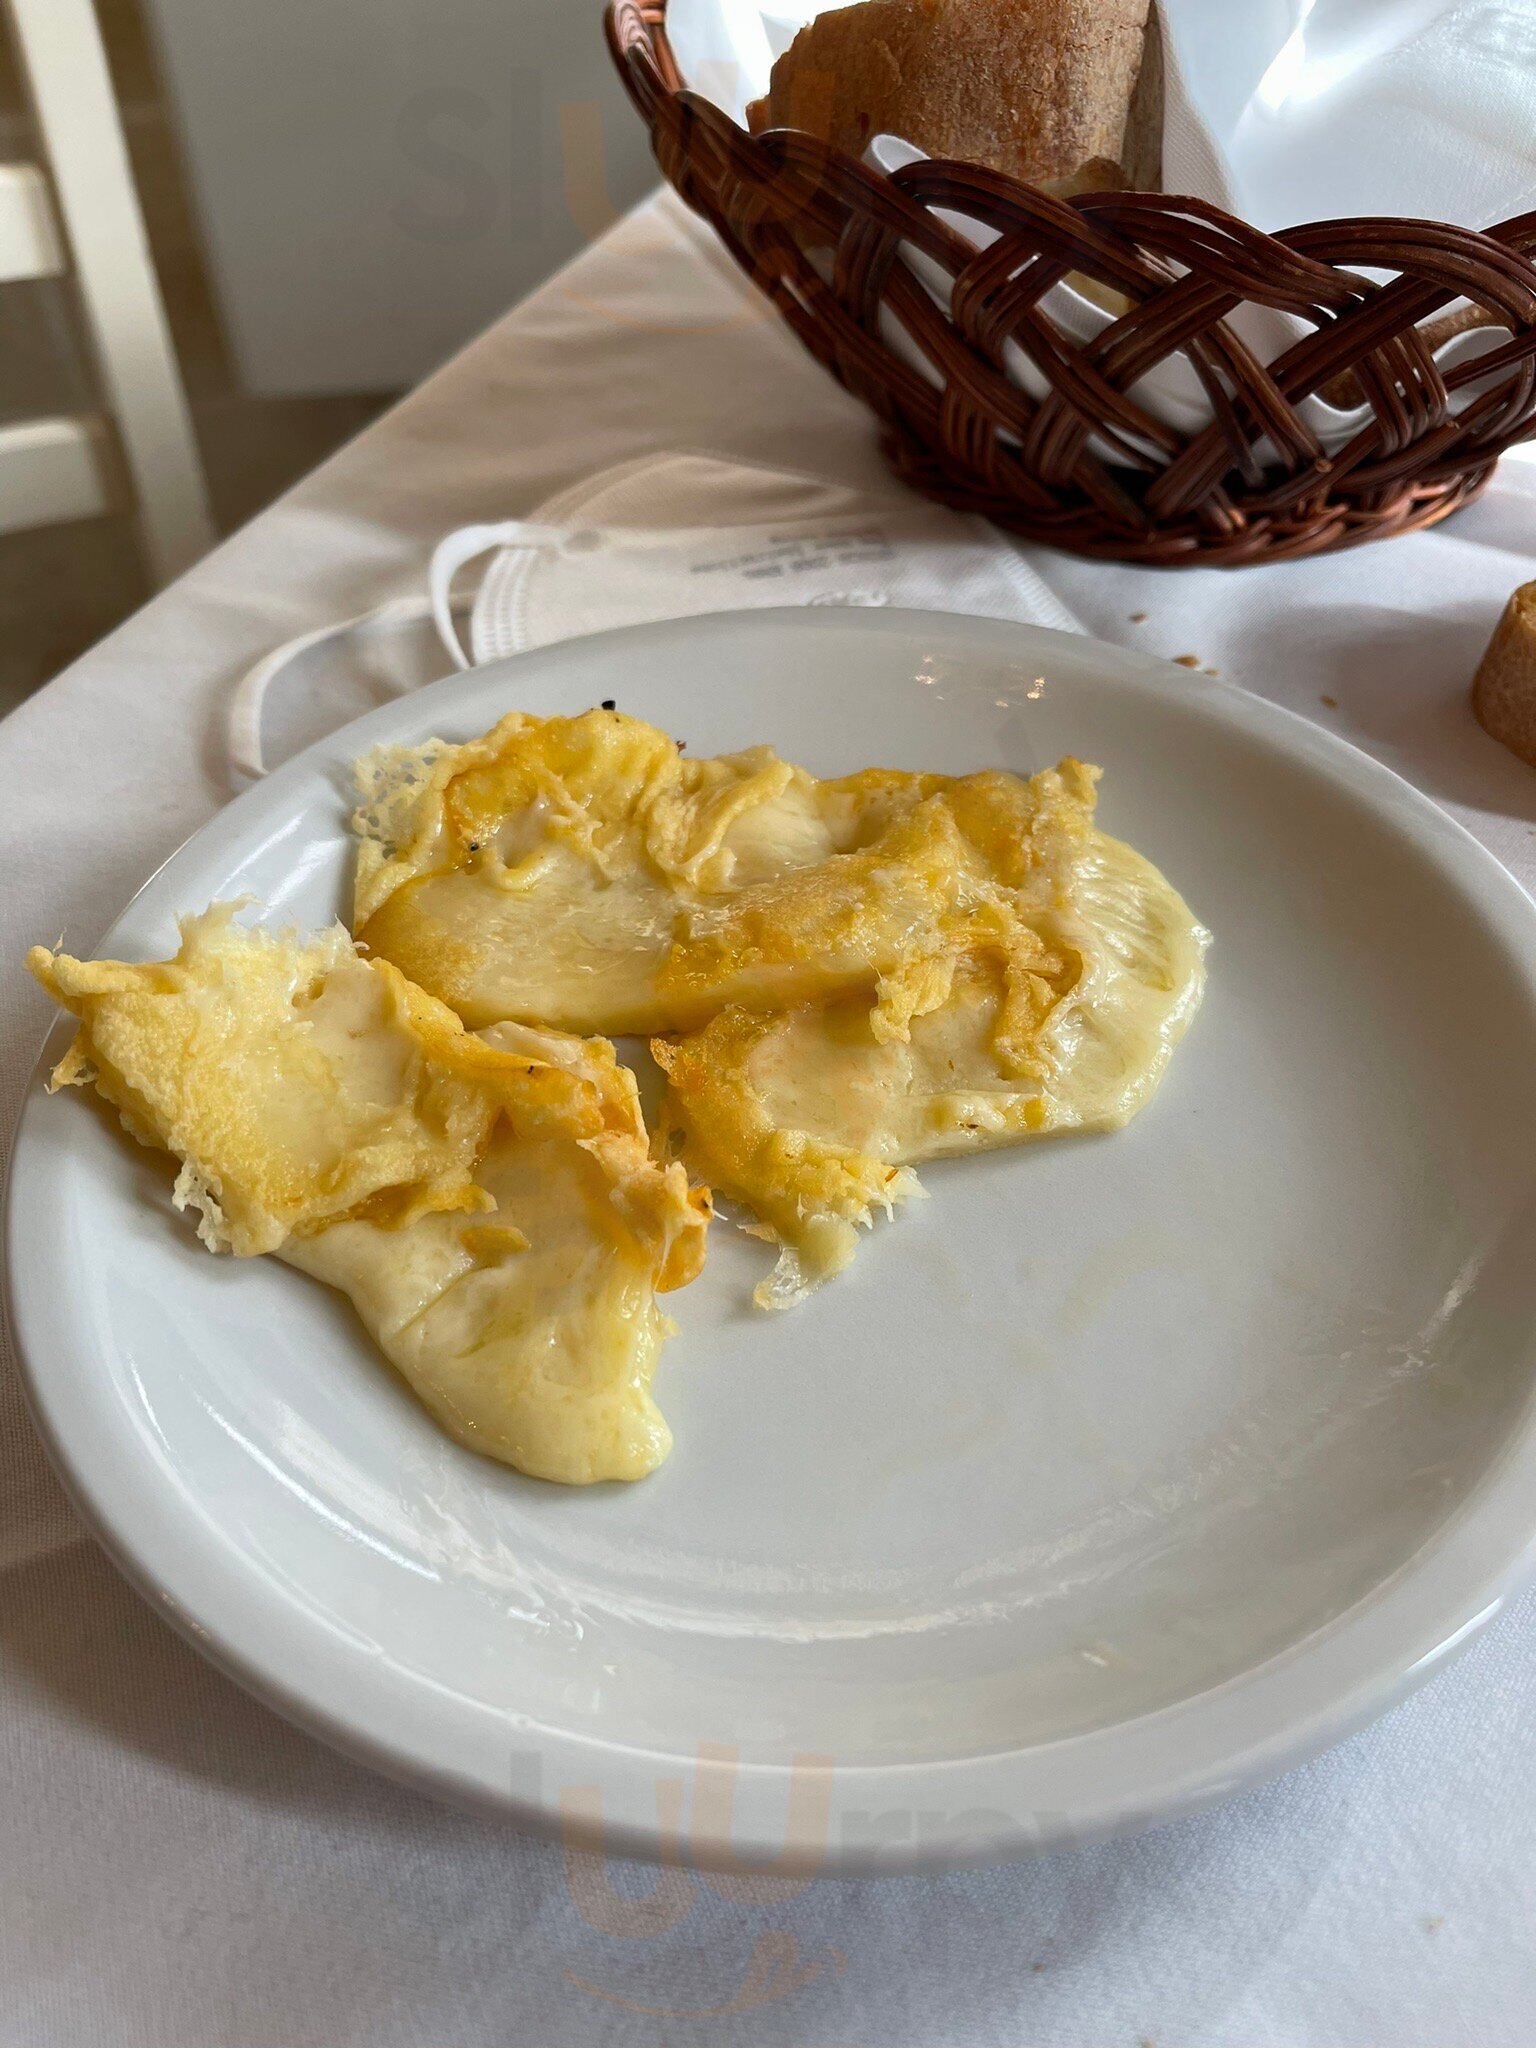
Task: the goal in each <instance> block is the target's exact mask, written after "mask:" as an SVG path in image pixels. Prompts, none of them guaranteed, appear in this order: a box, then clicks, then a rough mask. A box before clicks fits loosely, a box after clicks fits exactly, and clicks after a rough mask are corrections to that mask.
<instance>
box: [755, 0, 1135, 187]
mask: <svg viewBox="0 0 1536 2048" xmlns="http://www.w3.org/2000/svg"><path fill="white" fill-rule="evenodd" d="M1162 101H1163V83H1162V64H1161V48H1160V42H1159V35H1158V24H1157V16H1156V12H1155V10H1154V9H1153V7H1152V6H1151V0H860V4H858V5H856V6H851V7H839V8H836V9H833V10H832V11H830V12H827V13H823V14H820V15H818V16H817V17H816V18H815V19H814V20H812V21H810V22H808V23H807V24H806V25H805V27H804V28H802V29H801V30H800V32H799V34H798V35H797V36H796V37H795V39H794V41H793V43H791V45H790V47H789V48H788V49H787V50H786V51H785V52H784V54H783V55H782V56H781V57H780V58H779V60H778V62H777V63H776V64H775V65H774V67H773V74H772V78H771V80H770V83H769V87H768V92H767V95H766V97H765V98H764V99H761V100H757V101H755V102H754V103H753V104H752V105H751V106H750V107H749V108H748V109H747V119H748V123H749V125H750V126H751V128H752V129H753V131H754V132H759V133H760V132H761V131H763V130H764V129H767V128H779V127H788V128H799V129H803V130H805V131H806V132H807V133H809V134H812V135H818V136H820V137H822V138H823V139H824V140H826V141H829V142H832V143H835V144H836V145H838V147H840V148H842V149H846V150H847V151H849V152H850V153H851V154H852V155H854V156H860V155H862V154H863V152H864V150H865V148H866V147H867V146H868V143H869V141H870V138H871V137H872V136H875V135H881V134H889V135H896V136H899V137H901V138H902V140H904V141H906V142H910V143H912V144H914V145H915V146H916V147H917V148H918V149H921V150H923V151H924V152H925V153H926V154H927V155H928V156H933V157H948V158H957V159H959V160H960V161H962V162H968V163H976V164H985V165H989V166H990V167H991V168H992V169H993V170H998V171H1006V172H1008V173H1009V174H1010V175H1011V176H1013V177H1016V178H1021V179H1023V180H1025V181H1026V182H1027V183H1029V184H1035V185H1041V186H1043V187H1044V188H1045V189H1046V190H1048V191H1051V192H1055V193H1058V194H1063V195H1065V194H1070V193H1074V192H1081V191H1100V190H1105V189H1118V188H1122V187H1131V188H1133V189H1135V190H1139V191H1155V190H1156V189H1157V187H1158V184H1159V177H1160V167H1161V158H1162Z"/></svg>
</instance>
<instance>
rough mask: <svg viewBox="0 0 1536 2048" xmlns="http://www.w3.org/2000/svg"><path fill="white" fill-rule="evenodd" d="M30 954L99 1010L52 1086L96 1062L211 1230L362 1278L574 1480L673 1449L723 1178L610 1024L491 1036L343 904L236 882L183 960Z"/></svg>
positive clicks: (486, 1436) (433, 1392) (512, 1451)
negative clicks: (350, 930) (661, 1394)
mask: <svg viewBox="0 0 1536 2048" xmlns="http://www.w3.org/2000/svg"><path fill="white" fill-rule="evenodd" d="M28 966H29V967H30V968H31V970H32V972H33V974H34V975H35V976H36V977H37V979H38V980H39V981H40V982H41V983H42V985H43V987H44V988H45V989H46V990H47V991H48V993H49V994H50V995H51V996H53V998H54V999H55V1001H57V1002H59V1003H60V1004H62V1005H63V1006H64V1007H65V1008H66V1009H68V1010H70V1011H72V1012H73V1014H74V1015H75V1016H76V1017H77V1018H78V1019H79V1020H80V1022H79V1030H78V1032H77V1034H76V1037H75V1041H74V1044H73V1045H72V1046H71V1048H70V1050H69V1052H68V1053H67V1054H66V1055H65V1057H64V1059H63V1060H62V1061H61V1062H60V1064H59V1066H58V1068H57V1069H56V1070H55V1073H54V1076H53V1082H52V1085H53V1086H55V1087H60V1086H67V1085H72V1084H74V1085H78V1084H83V1083H87V1082H93V1083H94V1084H95V1086H96V1088H97V1090H98V1091H99V1092H100V1093H101V1094H102V1095H103V1096H105V1097H106V1099H107V1100H108V1101H109V1102H110V1103H112V1104H113V1106H114V1107H115V1108H116V1109H117V1110H118V1112H119V1114H120V1116H121V1118H122V1121H123V1123H124V1124H125V1125H126V1127H127V1129H128V1130H129V1131H130V1132H131V1133H132V1134H133V1136H134V1137H136V1138H137V1139H139V1141H140V1142H141V1143H143V1144H146V1145H150V1146H156V1147H159V1148H162V1149H164V1150H166V1151H169V1152H171V1153H173V1154H174V1155H175V1157H176V1158H177V1159H178V1160H179V1162H180V1172H179V1174H178V1177H177V1181H176V1187H175V1193H174V1200H175V1203H176V1206H177V1207H178V1208H191V1209H193V1210H196V1211H197V1212H199V1216H200V1221H199V1225H198V1234H199V1236H200V1237H201V1238H202V1239H203V1241H204V1242H205V1243H206V1244H207V1245H208V1246H209V1247H210V1249H214V1250H229V1251H232V1252H234V1253H235V1254H237V1255H238V1256H241V1257H250V1256H254V1255H257V1254H260V1253H264V1252H275V1253H277V1254H278V1256H280V1257H282V1258H284V1259H286V1260H287V1261H289V1262H290V1263H291V1264H293V1265H296V1266H299V1267H301V1268H303V1269H304V1270H305V1271H307V1272H310V1273H313V1274H315V1275H317V1276H318V1277H319V1278H321V1279H323V1280H325V1281H327V1282H328V1283H329V1284H330V1285H332V1286H334V1287H337V1288H339V1289H340V1290H341V1291H342V1292H344V1293H346V1294H348V1295H350V1296H351V1298H352V1300H353V1302H354V1304H355V1306H356V1308H357V1310H358V1313H359V1315H360V1316H361V1318H362V1320H363V1322H364V1324H365V1325H366V1327H367V1328H368V1330H369V1332H370V1334H371V1335H372V1336H373V1337H374V1339H375V1341H376V1342H377V1344H378V1345H379V1348H380V1349H381V1350H382V1351H383V1352H384V1354H385V1356H386V1357H387V1358H389V1359H390V1360H391V1362H392V1363H393V1364H394V1365H395V1366H396V1367H397V1368H398V1369H399V1370H400V1372H401V1373H402V1374H403V1375H404V1376H405V1378H406V1379H407V1380H408V1381H409V1383H410V1385H411V1386H412V1387H413V1388H414V1389H415V1391H416V1393H417V1394H418V1395H419V1397H420V1398H421V1400H422V1401H423V1402H424V1403H425V1405H426V1406H427V1407H428V1408H429V1409H430V1410H431V1412H432V1413H433V1414H434V1415H435V1416H436V1417H437V1418H438V1420H439V1421H440V1422H441V1423H442V1424H443V1426H444V1427H445V1428H446V1429H447V1430H448V1431H449V1432H450V1434H452V1435H453V1436H454V1437H456V1438H457V1439H458V1440H459V1441H460V1442H461V1443H464V1444H467V1445H469V1446H471V1447H472V1448H474V1449H476V1450H480V1451H483V1452H485V1453H487V1454H488V1455H489V1456H491V1457H494V1458H498V1459H501V1460H502V1461H503V1462H505V1463H507V1464H511V1465H514V1466H516V1467H517V1468H518V1469H519V1470H520V1471H523V1472H527V1473H530V1474H533V1475H535V1476H537V1477H540V1478H546V1479H553V1480H560V1481H564V1482H567V1483H571V1484H581V1483H585V1482H588V1481H592V1480H599V1479H635V1478H639V1477H640V1476H642V1475H643V1474H644V1473H646V1472H648V1471H650V1470H652V1469H653V1468H654V1467H655V1466H656V1465H657V1464H659V1463H660V1462H661V1460H662V1459H663V1458H664V1457H665V1455H666V1453H667V1450H668V1448H669V1445H670V1436H669V1433H668V1430H667V1426H666V1424H665V1422H664V1421H663V1419H662V1417H661V1415H660V1414H659V1412H658V1411H657V1409H656V1407H655V1404H654V1403H653V1401H652V1399H651V1395H650V1382H651V1377H652V1374H653V1372H654V1369H655V1364H656V1358H657V1354H658V1352H659V1350H660V1346H661V1344H662V1342H663V1340H664V1338H665V1337H666V1335H668V1334H669V1333H670V1330H671V1327H672V1326H671V1324H670V1322H669V1321H668V1319H667V1318H666V1317H665V1316H664V1315H663V1314H662V1313H661V1311H660V1309H659V1308H658V1307H657V1304H656V1299H655V1297H656V1293H657V1291H658V1290H661V1291H665V1290H666V1289H668V1288H673V1287H679V1286H682V1285H683V1284H685V1283H686V1282H687V1281H688V1280H691V1279H692V1278H693V1277H694V1276H695V1274H696V1273H697V1272H698V1270H699V1268H700V1266H701V1265H702V1262H703V1255H704V1232H705V1227H706V1221H707V1216H708V1202H707V1197H706V1196H705V1195H704V1194H703V1193H702V1191H690V1189H689V1186H688V1181H687V1176H686V1174H685V1172H684V1170H683V1168H682V1167H681V1166H680V1165H676V1164H673V1165H671V1166H665V1167H664V1166H660V1165H658V1164H657V1163H656V1162H655V1161H654V1160H653V1159H652V1157H651V1154H650V1148H649V1142H648V1139H647V1134H646V1130H645V1125H644V1121H643V1119H642V1116H641V1112H640V1105H639V1097H638V1094H637V1091H636V1088H635V1082H634V1077H633V1075H631V1074H630V1073H629V1071H628V1070H627V1069H626V1068H624V1067H622V1066H620V1065H619V1064H618V1062H617V1060H616V1059H615V1056H614V1052H613V1048H612V1046H610V1045H608V1044H606V1043H605V1042H603V1041H601V1040H580V1039H575V1038H572V1037H569V1036H567V1035H565V1034H562V1033H557V1032H548V1031H538V1030H533V1029H529V1028H527V1027H522V1026H508V1027H505V1028H504V1029H502V1030H501V1031H498V1032H496V1033H494V1034H491V1035H490V1036H488V1037H486V1038H480V1037H477V1036H475V1035H474V1034H473V1033H470V1032H467V1031H466V1030H465V1029H464V1027H463V1025H462V1024H461V1023H460V1021H459V1019H458V1018H457V1017H456V1016H455V1015H454V1014H453V1012H452V1011H451V1010H449V1009H447V1008H446V1007H445V1006H444V1005H443V1004H441V1003H439V1002H437V1001H436V1000H435V999H434V998H433V997H431V996H429V995H427V994H425V993H424V992H423V991H422V990H421V989H418V988H415V987H413V986H412V985H411V983H410V982H408V981H407V980H406V979H405V977H404V976H403V975H401V974H400V973H399V972H398V970H397V969H395V968H394V967H392V966H390V965H389V964H388V963H387V962H385V961H379V960H371V959H367V958H364V957H363V956H362V955H360V954H359V952H358V951H357V949H356V948H355V947H354V945H353V943H352V941H351V939H350V938H349V937H348V935H347V933H346V932H345V931H344V930H342V929H341V928H340V927H339V926H338V927H336V928H334V929H332V930H330V931H327V932H322V933H320V934H318V935H317V936H315V937H312V938H307V939H304V938H300V937H298V936H297V935H294V934H272V933H268V932H264V931H261V930H253V929H250V928H247V927H245V926H242V925H239V924H237V923H236V922H235V921H234V906H232V905H228V904H225V905H217V906H215V907H214V908H213V909H211V910H209V911H207V912H206V913H204V914H203V915H202V916H200V917H191V918H187V919H185V920H184V921H183V924H182V928H181V946H180V949H179V951H178V953H177V954H176V957H175V958H174V959H172V960H168V961H161V962H156V963H151V964H148V965H131V964H128V963H124V962H120V961H94V962H93V961H82V960H77V959H72V958H71V957H70V956H68V955H67V954H63V953H51V952H49V951H47V950H46V949H45V948H42V947H38V948H34V950H33V952H32V953H31V954H30V955H29V957H28Z"/></svg>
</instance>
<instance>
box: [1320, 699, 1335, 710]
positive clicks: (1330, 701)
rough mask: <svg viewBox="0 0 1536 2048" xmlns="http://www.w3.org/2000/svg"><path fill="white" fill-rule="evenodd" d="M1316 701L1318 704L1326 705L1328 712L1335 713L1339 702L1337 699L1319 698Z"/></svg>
mask: <svg viewBox="0 0 1536 2048" xmlns="http://www.w3.org/2000/svg"><path fill="white" fill-rule="evenodd" d="M1317 701H1318V703H1319V704H1326V705H1327V706H1328V709H1329V710H1330V711H1337V710H1338V708H1339V700H1338V698H1337V697H1319V698H1318V700H1317Z"/></svg>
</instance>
